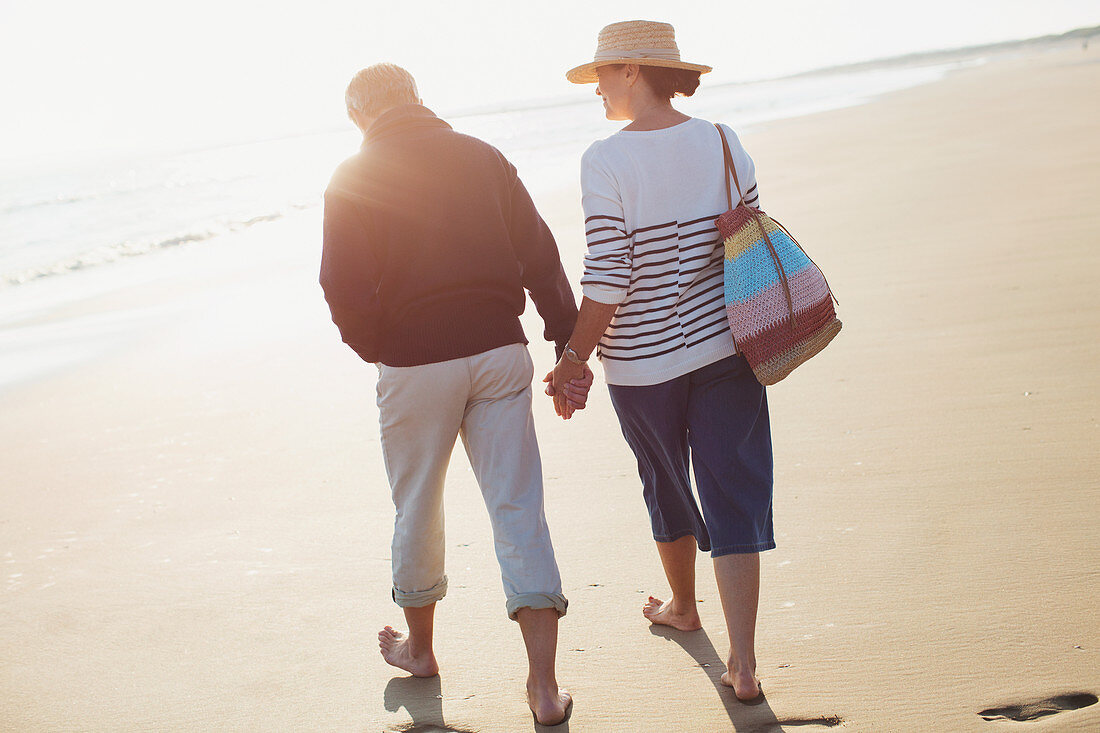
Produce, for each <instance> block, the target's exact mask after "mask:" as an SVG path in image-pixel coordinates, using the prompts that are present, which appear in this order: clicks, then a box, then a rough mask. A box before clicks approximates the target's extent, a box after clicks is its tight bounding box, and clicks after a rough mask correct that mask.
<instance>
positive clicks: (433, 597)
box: [392, 575, 447, 608]
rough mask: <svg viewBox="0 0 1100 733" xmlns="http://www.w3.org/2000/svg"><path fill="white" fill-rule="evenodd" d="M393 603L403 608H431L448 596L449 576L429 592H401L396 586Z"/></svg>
mask: <svg viewBox="0 0 1100 733" xmlns="http://www.w3.org/2000/svg"><path fill="white" fill-rule="evenodd" d="M392 595H393V602H394V603H396V604H397V605H399V606H401V607H402V608H420V607H421V606H430V605H432V604H433V603H435V602H436V601H440V600H442V599H443V596H445V595H447V576H446V575H444V576H443V580H441V581H439V582H438V583H436V584H435V585H433V586H432V587H431V588H428V589H427V590H412V591H408V590H401V589H400V588H398V587H397V586H396V585H395V586H394V587H393V594H392Z"/></svg>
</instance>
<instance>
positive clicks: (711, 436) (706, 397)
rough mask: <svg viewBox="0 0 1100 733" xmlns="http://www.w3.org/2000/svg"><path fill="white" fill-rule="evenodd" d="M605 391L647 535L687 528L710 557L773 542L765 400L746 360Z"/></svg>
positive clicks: (673, 536) (661, 537) (659, 536)
mask: <svg viewBox="0 0 1100 733" xmlns="http://www.w3.org/2000/svg"><path fill="white" fill-rule="evenodd" d="M608 389H609V391H610V393H611V403H612V404H613V405H614V407H615V412H616V413H617V414H618V416H619V424H620V426H621V427H622V430H623V435H624V436H625V437H626V442H627V443H628V444H629V445H630V448H631V450H633V451H634V455H635V456H636V457H637V459H638V473H639V475H640V476H641V479H642V494H643V496H644V497H645V503H646V506H647V507H648V508H649V518H650V522H651V523H652V525H653V539H655V540H656V541H658V542H672V541H673V540H678V539H680V538H681V537H686V536H688V535H691V536H693V537H695V540H696V542H697V543H698V545H699V549H700V550H703V551H704V552H706V551H709V552H710V553H711V555H712V556H713V557H718V556H719V555H730V554H733V553H747V552H761V551H763V550H771V549H773V548H774V547H775V534H774V532H773V530H772V439H771V426H770V424H769V422H768V399H767V395H766V393H765V391H764V387H763V386H762V385H761V384H760V383H759V382H758V381H757V380H756V377H755V376H754V375H753V373H752V369H750V368H749V365H748V363H747V362H746V361H745V359H744V357H742V356H740V355H736V356H731V357H729V358H726V359H722V360H720V361H716V362H714V363H713V364H708V365H707V366H705V367H701V368H699V369H696V370H695V371H693V372H690V373H688V374H685V375H683V376H682V377H677V378H675V379H670V380H669V381H667V382H661V383H660V384H653V385H646V386H640V387H627V386H622V385H608ZM689 455H690V465H691V467H692V469H694V472H695V483H696V488H697V490H698V492H699V503H698V504H697V503H696V501H695V497H694V496H693V494H692V491H691V479H690V476H689V474H688V465H689ZM700 505H702V513H701V514H700V511H699V507H700Z"/></svg>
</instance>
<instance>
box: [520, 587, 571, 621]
mask: <svg viewBox="0 0 1100 733" xmlns="http://www.w3.org/2000/svg"><path fill="white" fill-rule="evenodd" d="M506 605H507V608H508V618H510V619H512V620H513V621H515V620H516V612H517V611H519V609H521V608H530V609H533V610H536V611H537V610H539V609H541V608H553V609H554V610H556V611H557V612H558V618H561V617H562V616H564V615H565V610H566V609H567V608H569V601H567V600H566V599H565V596H563V595H562V594H561V593H519V594H517V595H514V596H512V597H511V598H509V599H508V602H507V604H506Z"/></svg>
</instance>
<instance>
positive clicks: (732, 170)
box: [714, 123, 745, 209]
mask: <svg viewBox="0 0 1100 733" xmlns="http://www.w3.org/2000/svg"><path fill="white" fill-rule="evenodd" d="M714 126H715V127H716V128H717V129H718V135H719V137H721V138H722V156H723V157H724V158H725V160H726V163H725V165H726V205H727V206H728V207H729V208H730V209H733V192H732V191H730V175H731V174H732V175H733V182H734V184H735V185H736V186H737V201H738V202H739V203H744V202H745V196H744V194H742V193H741V183H740V181H738V180H737V166H735V165H734V164H733V153H731V152H730V144H729V143H728V142H726V133H725V132H723V131H722V126H721V125H719V124H718V123H715V124H714Z"/></svg>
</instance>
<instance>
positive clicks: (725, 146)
mask: <svg viewBox="0 0 1100 733" xmlns="http://www.w3.org/2000/svg"><path fill="white" fill-rule="evenodd" d="M714 126H715V127H716V128H717V129H718V136H719V137H721V138H722V156H723V157H724V158H725V167H726V176H725V177H726V204H727V205H728V206H729V208H730V209H733V192H732V191H731V190H730V176H733V183H734V185H735V186H737V198H738V204H739V205H741V204H744V206H745V208H746V209H748V210H749V211H750V212H752V215H753V218H754V219H755V220H756V225H757V226H758V227H760V233H761V234H763V235H764V241H765V242H766V243H767V245H768V251H769V253H770V254H771V256H772V261H773V262H774V263H775V269H776V270H777V271H778V273H779V279H780V281H781V282H782V283H783V291H784V293H785V294H786V296H787V306H788V308H789V309H790V313H791V319H792V320H794V319H795V314H794V303H793V302H792V301H791V290H790V286H789V285H788V284H787V273H786V272H784V271H783V265H782V264H780V262H779V255H778V254H776V251H775V247H773V246H772V240H771V237H769V236H768V232H767V231H766V230H765V229H764V224H763V222H761V221H760V214H759V212H758V211H757V210H756V209H754V208H753V207H751V206H749V205H748V204H745V196H744V194H742V193H741V182H740V181H738V180H737V166H735V165H734V164H733V153H732V152H730V144H729V142H727V141H726V133H725V131H723V130H722V126H721V125H719V124H718V123H714ZM772 221H774V222H775V223H776V225H778V226H779V228H780V229H782V230H783V232H784V233H785V234H786V235H787V236H788V237H790V239H791V241H792V242H794V244H795V246H796V247H798V248H799V249H800V250H802V254H804V255H806V259H808V260H809V261H810V264H811V265H813V266H814V267H815V268H816V269H817V271H818V272H820V273H821V277H822V279H823V280H825V287H826V289H827V290H828V291H829V297H830V298H832V299H833V302H834V303H836V304H837V305H840V301H839V300H837V299H836V295H834V294H833V289H832V288H831V287H829V279H828V278H826V277H825V273H824V272H822V270H821V268H820V267H818V266H817V263H816V262H814V260H813V258H812V257H810V255H809V254H807V253H806V250H805V248H804V247H803V246H802V244H801V243H799V241H798V240H797V239H795V238H794V235H792V234H791V233H790V232H788V231H787V227H785V226H783V224H782V223H781V222H779V221H776V220H775V219H772Z"/></svg>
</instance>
